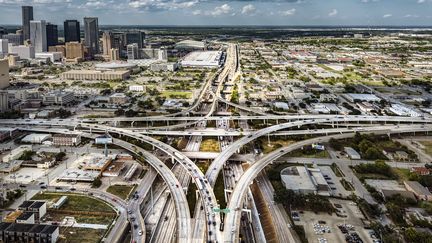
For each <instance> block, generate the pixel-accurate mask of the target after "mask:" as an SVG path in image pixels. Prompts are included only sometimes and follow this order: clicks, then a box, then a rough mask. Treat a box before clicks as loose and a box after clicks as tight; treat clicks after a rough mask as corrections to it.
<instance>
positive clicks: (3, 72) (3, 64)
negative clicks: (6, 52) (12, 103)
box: [0, 59, 9, 89]
mask: <svg viewBox="0 0 432 243" xmlns="http://www.w3.org/2000/svg"><path fill="white" fill-rule="evenodd" d="M7 87H9V61H8V59H0V89H4V88H7Z"/></svg>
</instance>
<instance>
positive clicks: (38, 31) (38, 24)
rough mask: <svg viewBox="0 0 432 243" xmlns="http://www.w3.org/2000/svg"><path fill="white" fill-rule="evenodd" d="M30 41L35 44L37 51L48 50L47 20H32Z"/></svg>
mask: <svg viewBox="0 0 432 243" xmlns="http://www.w3.org/2000/svg"><path fill="white" fill-rule="evenodd" d="M30 42H31V44H32V45H33V46H34V48H35V51H36V53H38V52H46V51H47V50H48V47H47V32H46V22H45V20H40V21H36V20H33V21H30Z"/></svg>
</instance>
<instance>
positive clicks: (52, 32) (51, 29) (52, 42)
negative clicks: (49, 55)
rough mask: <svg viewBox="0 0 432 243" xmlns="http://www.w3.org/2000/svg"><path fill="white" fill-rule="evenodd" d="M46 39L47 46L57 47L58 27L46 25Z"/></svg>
mask: <svg viewBox="0 0 432 243" xmlns="http://www.w3.org/2000/svg"><path fill="white" fill-rule="evenodd" d="M46 36H47V37H46V39H47V46H48V47H49V46H56V45H58V31H57V25H55V24H51V23H47V25H46Z"/></svg>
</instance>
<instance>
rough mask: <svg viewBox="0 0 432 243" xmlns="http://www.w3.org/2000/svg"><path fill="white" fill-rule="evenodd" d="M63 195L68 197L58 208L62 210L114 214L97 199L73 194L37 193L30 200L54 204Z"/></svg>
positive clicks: (109, 207)
mask: <svg viewBox="0 0 432 243" xmlns="http://www.w3.org/2000/svg"><path fill="white" fill-rule="evenodd" d="M64 195H66V196H67V197H68V200H67V202H66V203H65V204H64V205H63V206H62V207H61V208H60V209H62V210H73V211H92V212H93V211H98V212H114V210H113V209H112V208H111V206H109V205H108V204H107V203H105V202H103V201H101V200H99V199H96V198H93V197H88V196H85V195H79V194H74V193H56V192H45V193H38V194H36V195H34V196H33V197H32V198H31V199H32V200H47V201H48V202H52V203H55V202H56V201H57V200H58V199H59V198H60V197H61V196H64Z"/></svg>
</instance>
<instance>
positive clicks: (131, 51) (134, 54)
mask: <svg viewBox="0 0 432 243" xmlns="http://www.w3.org/2000/svg"><path fill="white" fill-rule="evenodd" d="M126 51H127V59H128V60H135V59H139V49H138V44H137V43H133V44H129V45H127V48H126Z"/></svg>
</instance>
